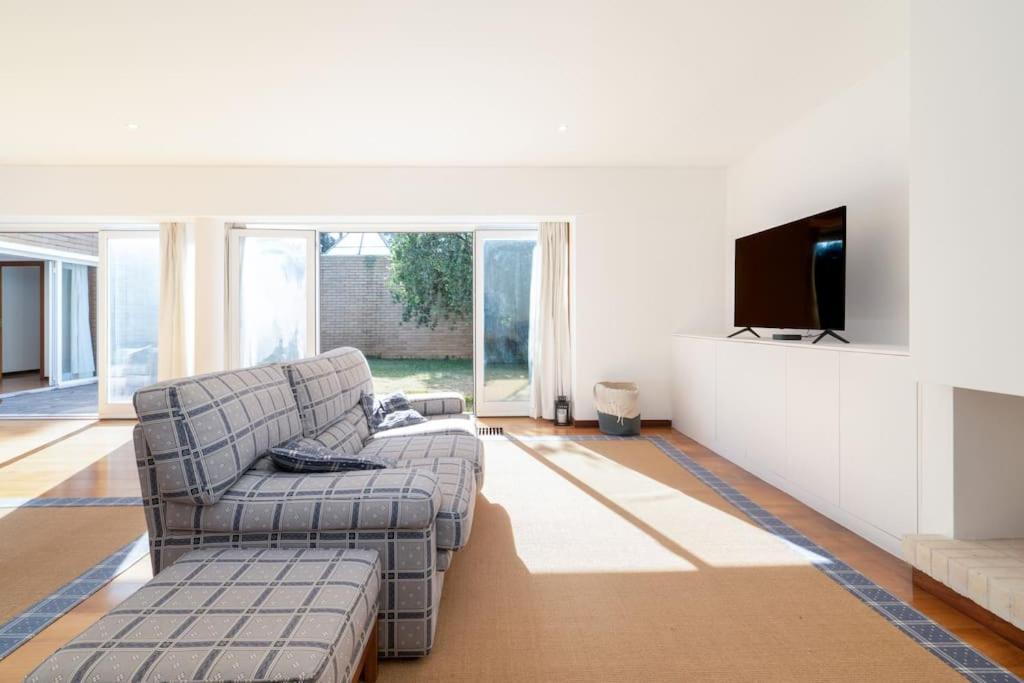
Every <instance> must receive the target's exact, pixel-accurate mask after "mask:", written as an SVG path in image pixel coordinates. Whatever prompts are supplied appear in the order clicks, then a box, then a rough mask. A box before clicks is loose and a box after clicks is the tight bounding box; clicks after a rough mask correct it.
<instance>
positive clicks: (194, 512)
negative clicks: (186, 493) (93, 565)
mask: <svg viewBox="0 0 1024 683" xmlns="http://www.w3.org/2000/svg"><path fill="white" fill-rule="evenodd" d="M442 502H443V497H442V492H441V488H440V486H439V483H438V481H437V475H435V474H434V473H433V472H430V471H429V470H427V469H409V468H404V469H384V470H367V471H363V472H343V473H334V474H290V473H287V472H258V473H246V474H245V475H243V476H242V478H241V479H239V480H238V482H236V483H235V485H234V486H233V487H231V488H230V489H229V490H228V491H227V492H226V493H225V494H224V495H223V496H222V497H221V499H220V500H219V501H217V503H215V504H214V505H204V506H200V507H196V506H193V505H183V504H181V503H174V502H168V503H167V504H166V506H165V516H166V524H167V528H168V529H172V530H175V531H188V532H193V533H195V532H205V533H224V534H246V533H253V534H257V533H266V532H280V533H301V534H310V533H326V532H331V531H351V530H359V529H370V530H385V529H413V530H419V529H428V528H430V527H431V525H433V523H434V519H435V518H436V517H437V513H438V511H439V510H440V509H441V506H442Z"/></svg>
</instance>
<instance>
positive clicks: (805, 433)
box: [786, 349, 839, 505]
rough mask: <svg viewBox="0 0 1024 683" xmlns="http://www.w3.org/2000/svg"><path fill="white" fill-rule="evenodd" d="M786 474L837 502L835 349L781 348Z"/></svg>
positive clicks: (796, 482)
mask: <svg viewBox="0 0 1024 683" xmlns="http://www.w3.org/2000/svg"><path fill="white" fill-rule="evenodd" d="M786 451H787V455H788V458H787V463H786V478H787V479H789V480H790V481H792V482H793V483H794V484H796V485H797V486H799V487H800V488H801V489H803V490H805V491H807V492H808V493H810V494H812V495H814V496H816V497H818V498H820V499H822V500H824V501H826V502H828V503H831V504H833V505H838V503H839V353H838V352H836V351H824V350H819V349H787V350H786Z"/></svg>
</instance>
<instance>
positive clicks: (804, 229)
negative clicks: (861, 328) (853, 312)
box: [734, 206, 846, 341]
mask: <svg viewBox="0 0 1024 683" xmlns="http://www.w3.org/2000/svg"><path fill="white" fill-rule="evenodd" d="M734 310H735V314H734V317H735V324H736V326H737V327H772V328H789V329H808V330H842V329H844V328H845V326H846V207H845V206H841V207H839V208H838V209H832V210H831V211H825V212H824V213H819V214H817V215H814V216H809V217H808V218H801V219H800V220H798V221H793V222H792V223H786V224H785V225H780V226H778V227H777V228H771V229H770V230H764V231H762V232H758V233H754V234H753V235H748V236H746V237H741V238H740V239H738V240H736V300H735V309H734ZM844 341H845V340H844Z"/></svg>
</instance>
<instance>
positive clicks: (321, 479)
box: [134, 348, 484, 657]
mask: <svg viewBox="0 0 1024 683" xmlns="http://www.w3.org/2000/svg"><path fill="white" fill-rule="evenodd" d="M372 387H373V381H372V377H371V376H370V369H369V365H368V364H367V363H366V359H365V358H364V357H363V354H362V353H361V352H360V351H358V350H357V349H352V348H341V349H335V350H333V351H328V352H326V353H323V354H320V355H319V356H315V357H313V358H309V359H304V360H300V361H296V362H293V363H288V364H284V365H276V364H275V365H265V366H259V367H255V368H247V369H243V370H235V371H229V372H219V373H212V374H208V375H200V376H197V377H189V378H185V379H180V380H173V381H169V382H163V383H160V384H156V385H153V386H151V387H147V388H145V389H142V390H140V391H138V392H137V393H136V394H135V397H134V403H135V410H136V413H137V415H138V417H139V424H138V425H137V426H136V428H135V432H134V443H135V454H136V464H137V465H138V470H139V480H140V483H141V486H142V495H143V501H144V506H145V513H146V521H147V524H148V527H149V543H150V551H151V559H152V563H153V571H154V572H159V571H160V570H162V569H164V568H165V567H168V566H170V565H171V564H172V563H174V561H175V560H176V559H178V558H179V557H181V556H182V555H184V554H185V553H187V552H189V551H191V550H198V549H211V548H229V547H236V548H366V549H371V550H376V551H377V552H378V554H379V556H380V561H381V572H382V575H381V578H382V583H383V589H382V595H381V604H380V640H379V643H378V644H379V650H380V654H381V655H382V656H385V657H411V656H421V655H425V654H427V653H428V652H429V651H430V649H431V647H432V646H433V640H434V633H435V630H436V626H437V611H438V605H439V601H440V597H441V589H442V586H443V583H444V573H445V570H447V568H448V567H449V566H450V564H451V562H452V559H453V555H454V553H455V552H456V551H457V550H458V549H459V548H461V547H463V546H464V545H465V544H466V543H467V542H468V540H469V535H470V531H471V530H472V524H473V511H474V506H475V501H476V493H477V491H478V490H479V488H480V486H481V485H482V484H483V473H484V466H483V465H484V460H483V444H482V442H481V441H480V439H478V438H477V437H476V435H475V434H474V433H472V432H471V431H468V430H466V429H465V428H463V429H461V430H454V429H453V428H452V427H451V426H450V425H449V424H448V423H449V422H459V423H462V424H466V423H468V424H472V423H471V421H466V420H459V419H452V420H445V419H437V420H431V421H430V422H428V423H425V424H424V425H415V426H416V427H430V426H431V425H433V428H432V429H421V430H419V431H417V432H416V433H415V434H404V435H403V434H395V435H390V436H388V437H387V438H380V434H377V435H371V434H370V430H369V426H368V424H367V421H366V416H365V414H364V413H363V409H362V407H361V406H360V401H359V399H360V396H361V394H362V393H363V392H367V393H369V392H372ZM412 398H413V399H414V400H416V398H417V397H412ZM432 405H433V406H438V407H433V408H432V409H433V410H434V411H435V415H434V416H435V417H439V416H442V415H443V413H438V412H436V411H438V410H442V409H446V408H451V409H455V408H460V409H461V408H462V407H463V404H462V402H461V400H460V401H458V402H455V401H444V402H441V404H440V405H439V404H438V403H436V402H435V403H433V404H432ZM394 431H396V432H398V431H399V430H394ZM298 435H302V436H305V437H307V438H310V439H314V440H316V441H317V442H319V443H321V444H322V445H324V446H327V447H328V448H331V449H334V450H338V451H342V452H345V453H360V452H363V451H366V452H368V453H374V454H379V455H383V456H385V457H389V458H390V459H391V460H392V461H393V462H394V463H395V465H394V467H391V468H387V469H383V470H368V471H354V472H339V473H318V474H293V473H288V472H282V471H278V470H276V469H275V468H274V466H273V464H272V463H271V462H270V461H269V458H268V457H267V456H266V452H267V450H268V449H270V448H272V447H274V446H277V445H280V444H283V443H285V442H286V441H288V440H289V439H291V438H292V437H295V436H298Z"/></svg>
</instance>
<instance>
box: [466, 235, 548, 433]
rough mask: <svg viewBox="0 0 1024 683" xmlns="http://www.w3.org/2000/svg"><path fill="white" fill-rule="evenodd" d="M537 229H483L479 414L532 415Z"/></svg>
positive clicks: (477, 293)
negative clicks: (530, 413) (534, 281)
mask: <svg viewBox="0 0 1024 683" xmlns="http://www.w3.org/2000/svg"><path fill="white" fill-rule="evenodd" d="M536 245H537V233H536V231H533V230H478V231H477V232H476V246H475V251H476V253H475V265H474V273H475V278H474V279H475V282H474V287H473V290H474V291H473V297H474V318H475V328H476V329H475V352H474V354H473V356H474V365H475V372H474V375H475V377H476V412H477V414H478V415H482V416H514V415H527V414H528V413H529V410H530V390H531V386H530V324H531V317H532V316H531V302H532V287H531V285H532V280H533V258H534V251H535V248H536Z"/></svg>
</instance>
